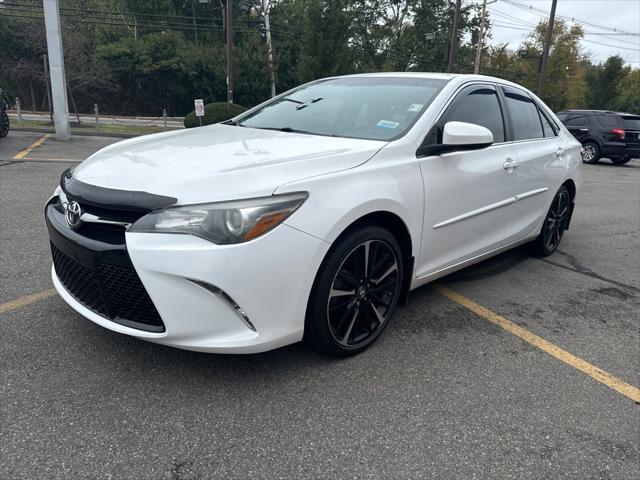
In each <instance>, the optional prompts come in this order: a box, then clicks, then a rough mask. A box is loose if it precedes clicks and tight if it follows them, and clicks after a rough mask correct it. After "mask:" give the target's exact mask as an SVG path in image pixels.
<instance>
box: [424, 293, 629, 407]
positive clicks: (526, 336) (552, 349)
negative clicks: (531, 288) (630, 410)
mask: <svg viewBox="0 0 640 480" xmlns="http://www.w3.org/2000/svg"><path fill="white" fill-rule="evenodd" d="M433 288H434V289H435V290H436V291H437V292H439V293H440V294H442V295H444V296H445V297H447V298H448V299H449V300H452V301H453V302H455V303H457V304H458V305H462V306H463V307H464V308H466V309H467V310H471V311H472V312H473V313H475V314H477V315H480V316H481V317H482V318H484V319H485V320H488V321H489V322H491V323H493V324H495V325H497V326H499V327H501V328H503V329H505V330H506V331H507V332H509V333H512V334H514V335H515V336H517V337H519V338H521V339H522V340H524V341H525V342H528V343H530V344H531V345H534V346H535V347H538V348H539V349H540V350H542V351H543V352H546V353H548V354H549V355H551V356H553V357H555V358H557V359H558V360H560V361H561V362H564V363H566V364H567V365H570V366H572V367H573V368H576V369H578V370H580V371H581V372H582V373H586V374H587V375H589V376H590V377H591V378H593V379H595V380H597V381H598V382H601V383H604V384H605V385H607V386H608V387H610V388H613V389H614V390H615V391H617V392H618V393H621V394H622V395H625V396H627V397H629V398H630V399H631V400H633V401H634V402H638V403H640V389H638V388H636V387H634V386H633V385H629V384H628V383H626V382H624V381H622V380H620V379H619V378H616V377H614V376H613V375H611V374H609V373H607V372H605V371H604V370H602V369H600V368H598V367H596V366H595V365H592V364H590V363H589V362H587V361H585V360H582V359H581V358H578V357H576V356H575V355H573V354H571V353H569V352H567V351H566V350H563V349H562V348H560V347H558V346H556V345H554V344H553V343H551V342H549V341H547V340H545V339H544V338H541V337H539V336H537V335H535V334H533V333H531V332H530V331H529V330H527V329H525V328H522V327H521V326H519V325H516V324H515V323H513V322H511V321H509V320H507V319H506V318H504V317H501V316H500V315H498V314H497V313H494V312H492V311H491V310H488V309H487V308H485V307H483V306H482V305H479V304H477V303H475V302H474V301H473V300H470V299H468V298H467V297H465V296H463V295H460V294H459V293H457V292H454V291H453V290H450V289H448V288H446V287H442V286H440V285H435V286H433Z"/></svg>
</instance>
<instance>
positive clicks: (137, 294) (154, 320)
mask: <svg viewBox="0 0 640 480" xmlns="http://www.w3.org/2000/svg"><path fill="white" fill-rule="evenodd" d="M98 271H99V272H100V276H101V277H102V283H103V284H104V289H105V292H106V295H107V298H108V299H109V306H110V307H111V310H112V312H113V314H114V315H115V316H116V317H120V318H126V319H127V320H131V321H132V322H139V323H144V324H145V325H156V326H162V320H161V319H160V315H158V311H157V310H156V307H155V306H154V305H153V302H152V301H151V298H149V294H148V293H147V291H146V290H145V288H144V286H143V285H142V282H141V281H140V278H139V277H138V274H137V273H136V271H135V270H134V269H133V268H127V267H121V266H119V265H109V264H108V263H101V264H99V266H98Z"/></svg>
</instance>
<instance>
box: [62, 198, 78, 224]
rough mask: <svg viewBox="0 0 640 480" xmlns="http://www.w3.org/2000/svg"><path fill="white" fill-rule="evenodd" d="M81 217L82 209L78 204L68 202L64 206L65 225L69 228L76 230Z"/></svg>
mask: <svg viewBox="0 0 640 480" xmlns="http://www.w3.org/2000/svg"><path fill="white" fill-rule="evenodd" d="M81 216H82V209H81V208H80V204H79V203H78V202H75V201H73V202H69V203H65V204H64V219H65V220H66V221H67V225H69V227H70V228H72V229H74V230H75V229H76V228H78V227H79V226H80V217H81Z"/></svg>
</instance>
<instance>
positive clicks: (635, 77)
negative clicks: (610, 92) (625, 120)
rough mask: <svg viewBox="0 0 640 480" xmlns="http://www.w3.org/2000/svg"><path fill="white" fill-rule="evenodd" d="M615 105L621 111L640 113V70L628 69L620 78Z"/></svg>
mask: <svg viewBox="0 0 640 480" xmlns="http://www.w3.org/2000/svg"><path fill="white" fill-rule="evenodd" d="M614 107H615V109H616V110H619V111H621V112H628V113H635V114H636V115H640V70H638V69H637V68H636V69H634V70H629V71H627V74H626V75H625V76H624V78H622V79H621V80H620V83H619V85H618V91H617V96H616V98H615V100H614Z"/></svg>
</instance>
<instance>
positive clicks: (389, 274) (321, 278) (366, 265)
mask: <svg viewBox="0 0 640 480" xmlns="http://www.w3.org/2000/svg"><path fill="white" fill-rule="evenodd" d="M334 247H335V248H333V249H332V250H331V251H330V252H329V254H328V255H327V258H326V259H325V262H324V263H323V266H322V267H321V269H320V272H319V274H318V278H317V279H316V288H314V294H312V298H311V299H310V307H309V310H308V315H307V326H306V327H307V328H306V332H305V337H306V338H307V339H308V340H309V341H310V342H311V343H312V346H313V347H315V348H316V349H317V350H319V351H320V352H322V353H326V354H329V355H333V356H349V355H354V354H356V353H358V352H361V351H362V350H364V349H365V348H367V347H368V346H369V345H370V344H371V343H373V342H374V341H375V340H376V338H377V337H378V336H379V335H380V334H381V333H382V331H383V330H384V328H385V327H386V326H387V324H388V323H389V319H390V318H391V315H392V313H393V311H394V309H395V307H396V304H397V301H398V297H399V296H400V291H401V288H402V279H403V277H402V275H403V266H402V255H401V253H400V247H399V245H398V242H397V241H396V239H395V238H394V237H393V235H391V233H390V232H388V231H387V230H385V229H383V228H380V227H374V226H371V227H365V228H364V229H362V230H359V231H356V232H353V233H351V234H350V235H347V237H346V238H344V239H343V240H341V241H340V242H338V243H337V244H336V245H335V246H334Z"/></svg>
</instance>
